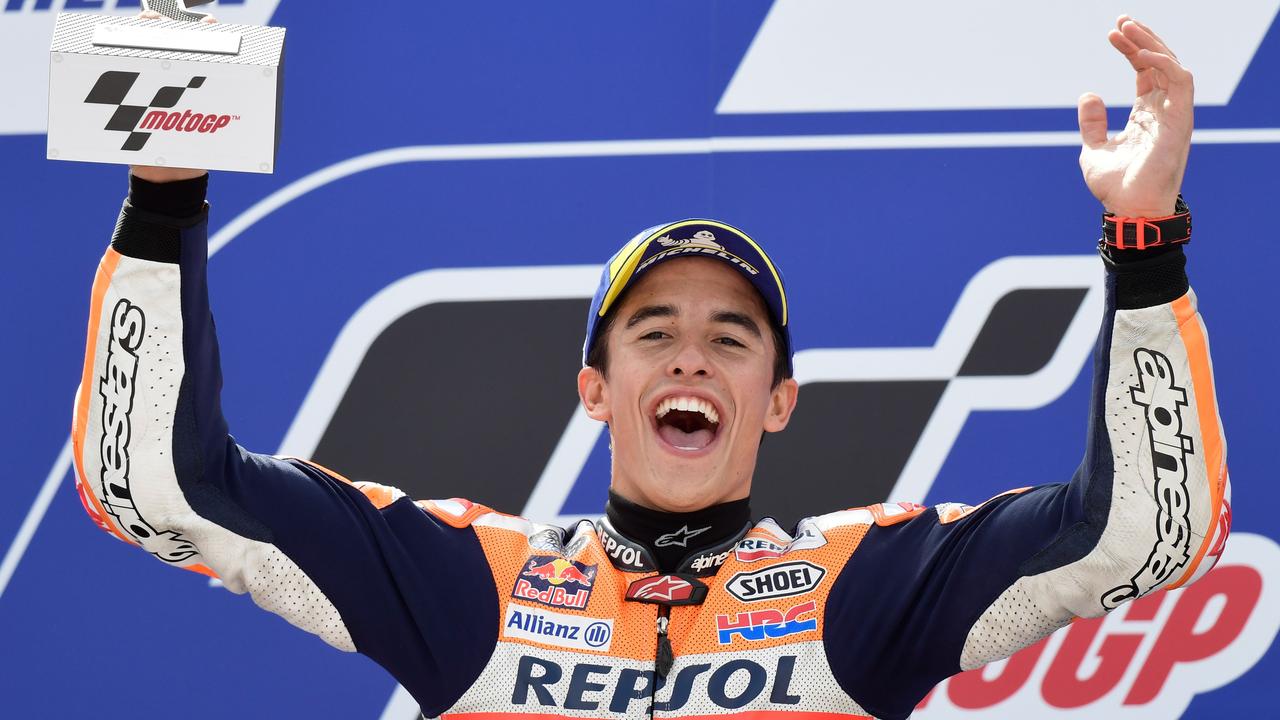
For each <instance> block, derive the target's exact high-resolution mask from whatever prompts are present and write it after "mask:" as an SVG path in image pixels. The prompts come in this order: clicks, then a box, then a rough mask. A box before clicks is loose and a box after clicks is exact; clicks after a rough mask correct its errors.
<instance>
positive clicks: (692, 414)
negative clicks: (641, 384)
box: [656, 397, 720, 452]
mask: <svg viewBox="0 0 1280 720" xmlns="http://www.w3.org/2000/svg"><path fill="white" fill-rule="evenodd" d="M656 415H657V423H658V436H659V437H661V438H662V440H663V441H664V442H665V443H667V444H668V445H670V446H672V447H673V448H675V449H677V450H683V451H686V452H694V451H698V450H702V449H704V448H706V447H708V446H709V445H711V443H712V442H714V441H715V439H716V434H717V433H718V432H719V430H720V413H719V412H717V411H716V408H715V406H714V405H712V404H711V403H710V402H708V401H706V400H703V399H701V398H695V397H669V398H667V399H666V400H663V401H662V402H661V403H660V404H659V405H658V410H657V413H656Z"/></svg>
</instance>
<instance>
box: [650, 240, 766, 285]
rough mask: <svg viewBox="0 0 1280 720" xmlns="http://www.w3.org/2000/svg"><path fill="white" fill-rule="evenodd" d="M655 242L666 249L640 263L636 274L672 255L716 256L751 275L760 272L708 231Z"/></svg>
mask: <svg viewBox="0 0 1280 720" xmlns="http://www.w3.org/2000/svg"><path fill="white" fill-rule="evenodd" d="M655 242H657V243H658V244H659V245H661V246H662V247H664V248H667V249H666V250H663V251H661V252H659V253H657V254H655V255H654V256H653V257H651V258H649V259H648V260H645V261H644V262H642V263H640V266H639V267H637V268H636V270H635V271H636V272H637V273H639V272H641V271H642V270H644V269H645V268H647V267H649V266H650V265H652V264H654V263H656V262H658V261H659V260H662V259H664V258H668V257H671V256H672V255H687V254H706V255H716V256H718V257H721V258H723V259H725V260H728V261H729V262H731V263H733V264H734V265H737V266H738V267H740V268H742V269H743V270H745V271H746V272H748V273H750V274H752V275H759V274H760V271H759V270H757V269H756V268H755V266H754V265H752V264H751V263H749V262H747V261H746V260H743V259H742V258H740V257H738V256H737V255H734V254H733V253H730V252H729V251H727V250H725V248H724V246H723V245H721V244H720V243H718V242H716V236H715V235H714V234H713V233H712V232H711V231H710V230H699V231H698V232H696V233H694V234H693V237H689V238H683V239H677V238H673V237H671V235H669V234H668V235H663V236H662V237H660V238H658V239H657V240H655Z"/></svg>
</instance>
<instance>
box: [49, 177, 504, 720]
mask: <svg viewBox="0 0 1280 720" xmlns="http://www.w3.org/2000/svg"><path fill="white" fill-rule="evenodd" d="M188 183H195V184H188V185H187V186H186V188H187V191H188V192H191V193H197V195H196V197H197V203H196V205H195V207H197V208H199V210H198V212H196V213H195V214H194V215H191V216H189V217H186V218H182V219H176V218H174V217H170V216H168V215H160V214H157V213H155V212H152V211H149V210H147V209H144V207H139V205H145V204H146V203H144V202H140V201H141V200H144V199H145V200H146V202H151V201H153V200H154V192H155V190H156V186H149V188H150V190H149V191H143V192H140V189H139V185H140V182H139V181H136V180H135V181H134V185H135V187H134V191H133V192H132V193H131V198H133V200H132V201H127V202H126V203H125V206H124V209H123V210H122V212H121V214H120V219H119V222H118V224H117V225H116V229H115V234H114V236H113V238H112V241H111V247H110V248H108V250H107V251H106V255H105V256H104V257H103V260H102V263H101V265H100V267H99V269H98V273H97V278H96V281H95V283H94V288H93V294H92V300H91V306H90V317H89V328H88V348H87V353H86V358H85V366H84V374H83V377H82V381H81V384H80V389H79V392H78V393H77V396H76V404H75V409H74V420H73V442H74V452H75V467H76V487H77V491H78V492H79V495H80V499H81V501H82V502H83V503H84V506H85V509H86V511H87V512H88V513H89V515H90V517H91V518H92V519H93V520H94V522H95V523H96V524H97V525H98V526H99V527H100V528H101V529H103V530H105V531H106V532H108V533H110V534H112V535H114V536H115V537H117V538H119V539H120V540H123V541H125V542H127V543H130V544H132V545H136V546H138V547H140V548H142V550H144V551H146V552H147V553H150V554H151V555H153V556H154V557H156V558H157V559H158V560H160V561H161V562H164V563H166V564H168V565H174V566H177V567H182V568H186V569H189V570H194V571H196V572H200V573H204V574H206V575H210V576H214V577H218V578H220V579H221V580H222V582H223V583H224V585H225V586H226V587H227V588H228V589H230V590H231V591H233V592H236V593H244V592H248V593H249V594H250V595H251V596H252V597H253V600H254V602H255V603H257V604H258V605H259V606H261V607H263V608H264V609H266V610H269V611H271V612H274V613H276V614H278V615H280V616H282V617H284V618H285V619H286V620H288V621H289V622H290V623H292V624H294V625H296V626H298V627H300V628H302V629H304V630H307V631H309V632H311V633H314V634H316V635H318V636H319V637H321V638H322V639H324V640H325V641H326V642H328V643H329V644H330V645H333V646H335V647H338V648H341V649H343V650H348V651H352V650H357V651H360V652H362V653H364V654H366V655H368V656H370V657H372V658H373V659H374V660H376V661H377V662H379V663H380V664H382V665H383V666H384V667H386V668H387V669H388V670H390V671H391V673H392V674H393V675H395V676H396V678H397V679H398V680H400V681H401V683H402V684H404V685H405V686H406V688H407V689H409V691H410V692H411V693H413V694H414V696H415V697H416V698H417V699H418V701H419V702H420V703H421V704H422V705H423V706H424V709H426V710H427V711H428V714H429V715H430V714H431V712H432V711H433V710H440V709H443V708H445V707H447V706H448V705H449V704H451V703H452V701H453V699H455V698H456V697H457V696H459V695H460V694H461V693H462V692H463V691H464V690H465V689H466V687H467V686H468V685H470V682H471V680H472V679H473V678H474V677H475V676H476V675H478V673H479V671H480V669H481V667H483V665H484V663H485V662H486V661H487V658H488V654H489V651H490V650H492V648H493V646H494V643H495V642H496V623H494V621H493V618H494V617H496V616H497V596H496V589H495V587H494V584H493V580H492V576H491V574H490V572H489V570H488V566H487V563H486V561H485V559H484V555H483V552H482V550H481V547H480V544H479V541H478V539H477V537H476V535H475V532H474V531H473V530H472V529H471V528H469V527H456V526H454V525H453V524H450V523H448V522H444V521H442V520H441V519H440V518H439V517H437V516H435V515H433V514H431V513H428V512H425V511H424V510H423V508H421V507H419V506H418V505H416V504H415V503H413V502H412V501H411V500H410V499H408V498H406V497H404V496H403V494H402V493H400V492H399V491H396V490H394V489H392V488H387V487H383V486H377V485H372V484H367V483H351V482H348V481H346V480H345V479H343V478H341V477H340V476H338V475H337V474H335V473H332V472H330V471H327V470H325V469H323V468H320V467H318V466H315V465H311V464H308V463H305V462H302V461H299V460H292V459H280V458H275V457H270V456H265V455H259V454H255V453H251V452H248V451H247V450H245V449H244V448H242V447H240V446H239V445H237V444H236V442H235V440H234V439H233V438H232V437H231V436H230V435H229V433H228V429H227V424H226V422H225V420H224V419H223V416H222V411H221V407H220V403H219V393H220V389H221V373H220V370H219V361H218V345H217V340H216V337H215V334H214V325H213V319H212V315H211V313H210V310H209V301H208V291H207V287H206V274H205V258H206V254H207V250H206V226H207V206H205V205H204V204H203V183H204V180H203V179H201V180H200V181H199V183H196V181H188ZM175 185H177V184H175ZM197 186H198V187H197ZM147 192H151V193H152V195H150V196H149V195H147ZM138 196H141V197H138ZM446 559H447V561H446ZM446 650H447V652H446Z"/></svg>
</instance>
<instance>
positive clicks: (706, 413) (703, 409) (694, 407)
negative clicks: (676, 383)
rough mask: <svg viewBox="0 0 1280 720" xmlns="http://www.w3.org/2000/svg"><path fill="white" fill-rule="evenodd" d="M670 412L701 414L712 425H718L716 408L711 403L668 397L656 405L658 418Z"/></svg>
mask: <svg viewBox="0 0 1280 720" xmlns="http://www.w3.org/2000/svg"><path fill="white" fill-rule="evenodd" d="M672 410H683V411H684V412H697V413H702V416H703V417H705V418H706V419H707V420H709V421H711V422H712V423H714V424H716V425H719V424H720V413H718V412H716V408H715V406H714V405H712V404H711V403H709V402H707V401H706V400H703V399H702V398H696V397H687V396H686V397H669V398H667V399H666V400H663V401H662V402H661V403H659V404H658V413H657V415H658V418H659V419H661V418H662V417H663V416H664V415H666V414H667V413H669V412H671V411H672Z"/></svg>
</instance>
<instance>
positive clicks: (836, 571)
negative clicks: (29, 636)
mask: <svg viewBox="0 0 1280 720" xmlns="http://www.w3.org/2000/svg"><path fill="white" fill-rule="evenodd" d="M201 182H203V181H201ZM199 192H200V198H202V197H203V185H201V187H200V191H199ZM140 205H142V204H141V203H137V202H126V203H125V207H124V209H123V211H122V214H121V216H120V220H119V223H118V225H117V227H116V230H115V234H114V237H113V239H112V242H111V247H110V249H108V250H107V252H106V255H105V257H104V258H103V260H102V263H101V266H100V268H99V270H98V273H97V279H96V282H95V284H94V289H93V295H92V303H91V309H90V317H89V333H88V349H87V358H86V360H85V365H84V374H83V379H82V382H81V385H80V391H79V393H78V395H77V399H76V405H75V417H74V452H75V466H76V471H77V473H76V474H77V489H78V491H79V494H80V497H81V500H82V501H83V503H84V505H85V508H86V510H87V511H88V513H89V515H90V516H91V517H92V518H93V520H94V521H95V522H96V523H97V524H98V525H99V526H100V527H101V528H102V529H103V530H105V531H107V532H108V533H111V534H112V535H115V536H116V537H118V538H120V539H121V540H124V541H125V542H128V543H132V544H135V545H138V546H141V547H142V548H143V549H144V550H146V551H147V552H149V553H151V554H152V555H154V556H156V557H157V558H158V559H160V560H161V561H163V562H165V563H167V564H170V565H176V566H179V567H183V568H187V569H190V570H195V571H198V572H202V573H206V574H209V575H216V576H217V577H219V578H221V580H222V582H223V583H224V585H225V586H226V587H227V588H228V589H230V590H232V591H233V592H237V593H244V592H248V593H250V594H251V595H252V597H253V600H254V602H256V603H257V604H258V605H259V606H261V607H263V608H264V609H267V610H269V611H271V612H274V613H277V614H279V615H281V616H282V617H284V618H285V619H286V620H288V621H289V622H291V623H293V624H294V625H296V626H298V627H300V628H302V629H304V630H307V631H309V632H312V633H315V634H316V635H318V636H320V637H321V638H323V639H324V640H325V641H326V642H328V643H329V644H331V645H333V646H335V647H337V648H340V649H342V650H347V651H358V652H361V653H364V654H365V655H367V656H369V657H370V658H372V659H373V660H374V661H376V662H378V663H379V664H381V665H382V666H383V667H384V668H386V669H387V670H388V671H389V672H390V673H391V674H392V675H393V676H394V677H395V678H396V679H397V680H398V681H399V682H400V683H401V684H402V685H403V686H404V687H405V688H406V689H407V690H408V691H409V692H410V693H412V695H413V697H414V698H415V699H416V700H417V701H418V702H419V703H420V704H421V706H422V709H423V712H424V714H426V715H427V716H446V717H455V718H461V717H468V716H471V717H474V718H477V719H478V718H492V717H497V716H499V715H504V714H508V713H539V714H542V715H544V716H547V717H551V716H567V717H587V718H624V717H646V716H654V717H689V716H713V715H715V716H719V715H727V714H736V713H748V714H750V716H751V717H758V718H768V717H775V716H777V717H785V716H790V717H800V716H802V715H803V716H806V717H813V718H818V717H835V716H850V717H865V716H874V717H881V718H903V717H906V716H907V715H909V714H910V713H911V711H912V709H913V707H914V706H915V705H916V703H917V702H918V701H919V700H920V699H921V698H922V697H923V696H924V695H925V694H926V693H927V692H928V691H929V690H930V688H932V687H933V685H934V684H935V683H937V682H938V681H940V680H942V679H943V678H946V677H948V676H950V675H952V674H954V673H957V672H960V671H961V670H966V669H972V668H976V667H979V666H981V665H983V664H984V663H987V662H990V661H993V660H996V659H999V658H1004V657H1007V656H1008V655H1010V654H1012V653H1014V652H1016V651H1017V650H1019V649H1021V648H1023V647H1026V646H1028V645H1030V644H1032V643H1034V642H1036V641H1037V640H1039V639H1040V638H1042V637H1044V636H1045V635H1047V634H1049V633H1051V632H1053V631H1054V630H1056V629H1057V628H1060V627H1063V626H1064V625H1066V624H1067V623H1069V622H1070V621H1071V620H1072V618H1074V617H1094V616H1098V615H1101V614H1103V613H1105V612H1107V611H1108V610H1110V609H1112V608H1114V607H1116V606H1117V605H1118V604H1120V603H1123V602H1125V601H1127V600H1130V599H1133V598H1135V597H1138V596H1142V595H1145V594H1147V593H1150V592H1153V591H1156V590H1159V589H1162V588H1171V587H1177V586H1179V585H1182V584H1184V583H1187V582H1190V581H1193V580H1195V579H1196V578H1198V577H1200V576H1201V575H1203V574H1204V573H1205V572H1207V571H1208V570H1209V568H1210V567H1212V565H1213V563H1214V562H1215V561H1216V559H1217V556H1218V554H1219V553H1221V550H1222V544H1223V542H1224V541H1225V536H1226V533H1227V532H1228V526H1227V523H1226V522H1225V521H1224V520H1223V518H1224V517H1226V516H1227V515H1226V510H1227V506H1228V502H1229V483H1228V479H1227V473H1226V446H1225V443H1224V439H1223V435H1222V429H1221V423H1220V421H1219V418H1218V411H1217V407H1216V403H1215V399H1214V390H1213V378H1212V372H1211V364H1210V360H1209V354H1208V346H1207V344H1206V337H1205V329H1204V325H1203V324H1202V322H1201V319H1200V316H1199V314H1198V313H1197V311H1196V299H1195V295H1194V294H1193V293H1192V292H1190V290H1189V289H1188V286H1187V281H1186V276H1185V274H1184V273H1183V265H1184V262H1185V261H1184V258H1183V252H1182V250H1181V249H1180V248H1172V249H1166V250H1164V251H1162V252H1160V253H1150V252H1149V254H1148V255H1144V256H1141V257H1138V258H1137V259H1129V260H1127V261H1125V262H1123V263H1120V262H1115V261H1114V260H1113V259H1108V258H1105V257H1104V265H1106V267H1107V275H1108V276H1107V303H1106V311H1105V315H1104V317H1103V323H1102V329H1101V333H1100V335H1099V338H1098V342H1097V347H1096V352H1095V356H1094V363H1093V366H1094V382H1093V391H1092V407H1091V415H1090V420H1089V432H1088V443H1087V446H1086V449H1085V455H1084V461H1083V463H1082V464H1081V466H1080V468H1079V469H1078V471H1077V472H1076V474H1075V475H1074V477H1073V478H1072V479H1071V481H1070V482H1068V483H1065V484H1055V485H1044V486H1038V487H1034V488H1028V489H1022V490H1015V491H1012V492H1010V493H1006V494H1003V495H999V496H997V497H995V498H993V499H991V500H988V501H987V502H985V503H982V504H981V505H978V506H976V507H970V506H967V505H959V504H952V503H947V504H942V505H938V506H935V507H931V508H925V507H922V506H918V505H912V504H884V505H875V506H871V507H865V508H856V509H849V510H840V511H838V512H833V513H830V514H828V515H822V516H819V517H812V518H807V519H805V520H803V521H801V522H800V523H799V525H798V526H797V527H796V528H795V529H794V531H792V532H787V531H786V530H784V529H783V528H781V527H779V526H778V525H776V524H774V523H773V522H772V521H770V520H764V521H762V522H759V523H758V524H755V525H754V527H749V528H744V530H743V532H742V533H740V534H739V536H736V537H733V538H730V540H729V541H728V542H727V543H724V544H723V545H721V546H720V547H716V548H711V549H709V550H703V551H701V552H699V553H695V554H692V555H690V556H688V557H686V559H685V561H684V563H683V564H682V566H681V567H680V568H679V570H680V572H677V573H669V574H658V573H657V571H656V570H655V569H654V567H653V563H652V560H651V558H650V557H649V556H648V553H647V551H646V550H645V548H644V547H643V546H642V545H640V544H638V543H634V542H631V541H630V540H629V539H628V538H626V537H623V536H621V534H619V533H617V532H616V531H614V530H613V529H612V528H611V527H609V526H608V524H607V523H602V524H600V525H599V526H593V525H592V524H591V523H589V522H582V523H579V524H578V525H577V526H575V527H573V528H570V529H569V530H567V531H566V530H561V529H559V528H555V527H551V526H548V525H542V524H538V523H535V522H531V521H528V520H524V519H521V518H518V517H513V516H510V515H505V514H502V513H498V512H494V511H492V510H490V509H488V508H486V507H483V506H481V505H476V504H472V503H469V502H466V501H464V500H438V501H419V502H415V501H414V500H412V499H410V498H408V497H405V496H404V494H403V493H401V492H399V491H397V490H395V489H393V488H389V487H384V486H379V485H373V484H369V483H360V482H349V481H347V480H345V479H343V478H342V477H341V476H339V475H338V474H337V473H334V472H331V471H329V470H326V469H324V468H322V467H319V466H317V465H314V464H311V463H308V462H305V461H303V460H298V459H289V458H277V457H270V456H266V455H260V454H255V453H251V452H249V451H247V450H245V449H243V448H241V447H239V446H238V445H237V444H236V443H235V441H234V440H233V439H232V437H231V436H230V435H229V434H228V428H227V424H226V422H225V421H224V419H223V416H222V412H221V409H220V405H219V390H220V385H221V377H220V371H219V358H218V348H217V342H216V339H215V336H214V326H213V322H212V316H211V314H210V309H209V301H208V293H207V288H206V275H205V259H206V224H207V206H204V207H205V208H206V209H205V210H202V211H200V212H199V213H196V214H194V215H192V216H190V217H186V218H173V217H169V216H166V215H161V214H158V213H156V212H153V211H151V210H148V209H146V208H144V207H140ZM664 634H665V638H663V637H660V636H661V635H664Z"/></svg>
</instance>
